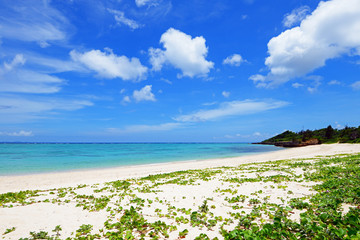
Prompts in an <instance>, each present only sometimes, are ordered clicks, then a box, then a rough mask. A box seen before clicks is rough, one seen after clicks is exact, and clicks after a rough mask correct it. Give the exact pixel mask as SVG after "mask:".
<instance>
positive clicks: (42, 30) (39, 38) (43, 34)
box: [0, 0, 71, 45]
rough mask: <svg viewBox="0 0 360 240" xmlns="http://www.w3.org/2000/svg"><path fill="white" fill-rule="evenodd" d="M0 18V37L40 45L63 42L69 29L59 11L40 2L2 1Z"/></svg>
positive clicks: (32, 0)
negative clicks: (57, 41)
mask: <svg viewBox="0 0 360 240" xmlns="http://www.w3.org/2000/svg"><path fill="white" fill-rule="evenodd" d="M0 16H1V18H0V37H2V38H7V39H16V40H21V41H25V42H38V43H39V44H40V45H41V44H42V45H43V43H44V42H47V41H56V40H65V39H66V38H67V32H68V30H69V29H70V28H71V25H70V24H69V22H68V20H67V19H66V18H65V17H64V16H63V15H62V14H61V13H60V12H59V11H57V10H56V9H55V8H52V7H51V6H50V4H43V3H42V1H36V0H29V1H16V0H14V1H3V2H2V6H1V9H0ZM47 44H49V43H47Z"/></svg>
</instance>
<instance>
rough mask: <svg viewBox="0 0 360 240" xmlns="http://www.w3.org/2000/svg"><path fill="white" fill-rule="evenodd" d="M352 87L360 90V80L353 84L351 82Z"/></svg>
mask: <svg viewBox="0 0 360 240" xmlns="http://www.w3.org/2000/svg"><path fill="white" fill-rule="evenodd" d="M351 87H352V88H353V89H354V90H360V81H357V82H354V83H353V84H351Z"/></svg>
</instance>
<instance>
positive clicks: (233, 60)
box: [223, 54, 245, 67]
mask: <svg viewBox="0 0 360 240" xmlns="http://www.w3.org/2000/svg"><path fill="white" fill-rule="evenodd" d="M244 61H245V60H244V59H243V58H242V57H241V55H240V54H233V55H231V56H229V57H227V58H225V59H224V61H223V64H228V65H231V66H236V67H238V66H240V64H241V63H242V62H244Z"/></svg>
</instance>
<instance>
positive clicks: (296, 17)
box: [283, 6, 310, 28]
mask: <svg viewBox="0 0 360 240" xmlns="http://www.w3.org/2000/svg"><path fill="white" fill-rule="evenodd" d="M309 12H310V8H309V6H301V7H299V8H296V9H294V10H292V11H291V13H288V14H286V15H285V17H284V20H283V24H284V26H285V27H288V28H290V27H293V26H295V25H297V24H298V23H300V22H301V21H302V20H304V19H305V17H306V16H307V15H308V14H309Z"/></svg>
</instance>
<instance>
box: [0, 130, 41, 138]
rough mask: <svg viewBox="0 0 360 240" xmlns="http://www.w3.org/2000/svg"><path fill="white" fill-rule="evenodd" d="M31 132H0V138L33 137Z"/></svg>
mask: <svg viewBox="0 0 360 240" xmlns="http://www.w3.org/2000/svg"><path fill="white" fill-rule="evenodd" d="M33 135H34V134H33V132H32V131H24V130H21V131H19V132H0V136H11V137H30V136H33Z"/></svg>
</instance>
